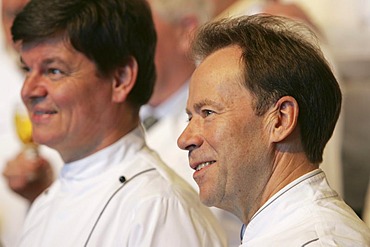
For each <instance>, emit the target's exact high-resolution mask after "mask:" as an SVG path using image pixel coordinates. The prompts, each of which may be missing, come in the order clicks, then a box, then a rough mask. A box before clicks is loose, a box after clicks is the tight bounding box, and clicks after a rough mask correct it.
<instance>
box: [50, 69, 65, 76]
mask: <svg viewBox="0 0 370 247" xmlns="http://www.w3.org/2000/svg"><path fill="white" fill-rule="evenodd" d="M48 74H50V75H60V74H63V73H62V71H61V70H59V69H49V70H48Z"/></svg>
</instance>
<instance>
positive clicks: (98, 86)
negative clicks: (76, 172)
mask: <svg viewBox="0 0 370 247" xmlns="http://www.w3.org/2000/svg"><path fill="white" fill-rule="evenodd" d="M21 59H22V62H23V64H24V70H25V72H26V78H25V81H24V85H23V88H22V99H23V101H24V103H25V105H26V106H27V109H28V111H29V113H30V117H31V121H32V124H33V138H34V140H35V141H36V142H37V143H40V144H45V145H48V146H50V147H51V148H54V149H56V150H58V151H59V152H60V153H61V155H62V157H63V159H64V160H65V161H68V160H71V159H74V158H76V156H81V155H82V156H83V155H86V154H89V153H91V152H93V149H94V148H95V147H96V146H98V145H99V144H100V143H101V142H102V136H104V135H105V134H106V133H105V132H104V131H105V129H106V126H107V124H109V120H110V118H109V117H111V115H112V114H111V113H112V112H111V111H110V109H112V83H110V82H111V81H110V79H108V78H103V77H100V76H98V71H97V68H96V65H95V63H93V62H92V61H91V60H89V59H88V58H87V57H86V56H84V55H83V54H82V53H80V52H78V51H76V50H74V49H73V48H72V47H71V46H70V45H69V44H67V43H66V42H65V41H64V40H63V38H61V37H56V38H53V39H49V40H46V41H43V42H41V43H30V44H26V45H25V46H23V47H22V50H21ZM77 158H80V157H77Z"/></svg>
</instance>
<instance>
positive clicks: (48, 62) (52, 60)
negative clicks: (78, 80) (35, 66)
mask: <svg viewBox="0 0 370 247" xmlns="http://www.w3.org/2000/svg"><path fill="white" fill-rule="evenodd" d="M20 62H21V64H22V65H25V64H26V63H25V62H24V60H23V58H22V57H21V58H20ZM54 62H57V63H61V64H66V65H67V63H66V62H65V61H63V60H62V59H60V58H58V57H51V58H47V59H45V60H44V61H42V63H41V64H42V65H43V66H44V65H48V64H51V63H54Z"/></svg>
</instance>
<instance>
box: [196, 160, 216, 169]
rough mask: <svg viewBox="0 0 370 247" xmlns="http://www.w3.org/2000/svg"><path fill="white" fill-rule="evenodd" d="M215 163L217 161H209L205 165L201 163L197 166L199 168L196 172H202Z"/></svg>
mask: <svg viewBox="0 0 370 247" xmlns="http://www.w3.org/2000/svg"><path fill="white" fill-rule="evenodd" d="M215 162H216V161H207V162H203V163H201V164H199V165H197V167H196V168H195V170H196V171H200V170H202V169H203V168H204V167H206V166H209V165H211V164H213V163H215Z"/></svg>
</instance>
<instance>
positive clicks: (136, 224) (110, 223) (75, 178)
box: [19, 128, 226, 247]
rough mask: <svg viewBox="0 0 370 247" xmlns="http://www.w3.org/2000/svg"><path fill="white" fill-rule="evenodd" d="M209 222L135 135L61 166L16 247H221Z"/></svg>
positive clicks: (137, 133)
mask: <svg viewBox="0 0 370 247" xmlns="http://www.w3.org/2000/svg"><path fill="white" fill-rule="evenodd" d="M122 176H124V178H125V180H126V182H124V183H122V182H121V181H120V178H121V180H122ZM122 181H123V180H122ZM99 215H101V217H100V218H99ZM214 221H215V219H214V217H213V215H212V214H211V213H210V211H209V210H208V208H206V207H204V206H203V205H201V204H200V203H199V201H198V199H197V195H196V193H195V191H194V190H193V189H192V188H191V187H190V186H189V185H187V184H186V183H185V182H184V181H183V180H182V179H181V178H179V177H178V176H177V175H176V174H175V173H174V172H173V171H172V170H171V169H170V168H168V167H167V166H166V165H164V164H163V163H162V162H161V161H160V160H159V159H158V157H157V156H156V155H155V153H153V152H152V151H151V150H149V149H148V148H147V146H146V145H145V142H144V139H143V132H142V129H141V128H137V129H136V130H134V131H132V132H130V133H129V134H127V135H126V136H124V137H123V138H121V139H120V140H119V141H117V142H116V143H114V144H113V145H111V146H109V147H107V148H105V149H103V150H101V151H99V152H97V153H95V154H93V155H91V156H89V157H86V158H84V159H82V160H78V161H75V162H72V163H69V164H65V165H64V167H63V168H62V171H61V173H60V176H59V178H58V180H57V181H55V182H54V183H53V185H52V186H51V188H50V189H49V190H48V191H47V192H45V193H44V194H43V195H42V196H40V197H39V198H38V199H37V200H36V201H35V202H34V204H33V205H32V207H31V210H30V212H29V215H28V217H27V219H26V223H25V226H24V229H23V235H22V238H21V239H20V242H19V246H27V247H29V246H37V247H50V246H53V247H56V246H63V247H65V246H85V244H86V242H87V241H88V243H87V245H86V246H127V247H134V246H136V247H139V246H140V247H147V246H158V247H159V246H160V247H164V246H176V247H178V246H183V247H190V246H191V247H193V246H195V247H196V246H226V241H225V239H226V238H225V237H224V233H223V231H222V230H221V229H220V228H218V227H217V224H214ZM90 235H91V237H89V236H90ZM88 239H89V240H88Z"/></svg>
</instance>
